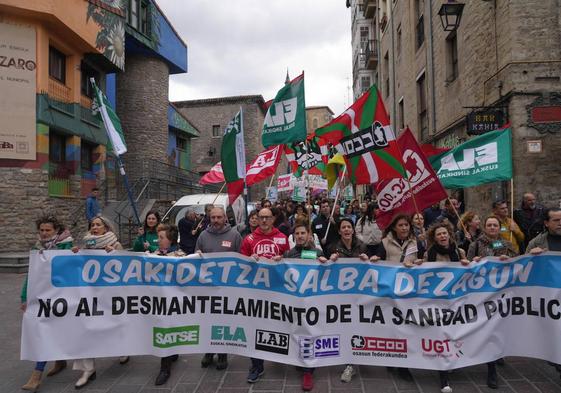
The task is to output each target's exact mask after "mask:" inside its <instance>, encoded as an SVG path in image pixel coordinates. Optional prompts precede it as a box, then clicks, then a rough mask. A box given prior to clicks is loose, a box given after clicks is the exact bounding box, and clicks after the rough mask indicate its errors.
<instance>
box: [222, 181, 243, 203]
mask: <svg viewBox="0 0 561 393" xmlns="http://www.w3.org/2000/svg"><path fill="white" fill-rule="evenodd" d="M226 188H227V189H228V200H229V201H230V205H232V204H233V203H234V201H235V200H236V199H237V198H238V197H239V196H240V195H241V194H242V192H243V179H240V180H236V181H233V182H231V183H226Z"/></svg>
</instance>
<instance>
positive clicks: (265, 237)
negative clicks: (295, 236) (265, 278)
mask: <svg viewBox="0 0 561 393" xmlns="http://www.w3.org/2000/svg"><path fill="white" fill-rule="evenodd" d="M257 219H258V220H259V226H258V227H257V228H256V229H255V231H253V233H250V234H249V235H247V236H246V237H245V238H244V239H243V241H242V246H241V249H240V253H241V254H243V255H246V256H248V257H252V258H254V259H255V260H256V261H259V260H260V259H266V260H272V261H275V262H278V261H280V260H281V259H282V256H283V254H284V253H285V252H287V251H288V250H289V249H290V248H289V246H288V238H287V237H286V235H285V234H284V233H282V232H281V231H279V230H278V229H277V228H275V227H274V226H273V222H274V221H273V220H274V217H273V213H272V211H271V209H269V208H266V207H264V208H262V209H261V210H259V213H258V214H257ZM264 363H265V361H264V360H263V359H255V358H251V368H250V369H249V374H248V376H247V382H249V383H255V382H257V381H259V378H261V376H262V375H263V374H264V373H265V367H264Z"/></svg>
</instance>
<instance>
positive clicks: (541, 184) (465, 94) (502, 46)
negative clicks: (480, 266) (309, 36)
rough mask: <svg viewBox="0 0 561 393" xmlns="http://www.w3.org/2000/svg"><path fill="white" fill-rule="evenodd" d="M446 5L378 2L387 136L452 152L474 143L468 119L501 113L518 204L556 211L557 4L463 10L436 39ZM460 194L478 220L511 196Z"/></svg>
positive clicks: (560, 112)
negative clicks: (533, 201)
mask: <svg viewBox="0 0 561 393" xmlns="http://www.w3.org/2000/svg"><path fill="white" fill-rule="evenodd" d="M364 3H370V2H367V1H365V2H364ZM443 3H445V2H444V1H436V0H412V1H404V0H397V1H396V0H377V1H376V10H375V15H374V17H373V22H372V24H371V27H372V28H375V29H376V34H375V36H376V37H378V40H379V45H378V50H379V53H378V63H377V68H376V73H377V74H378V86H379V88H380V90H381V92H382V97H383V99H384V101H385V103H386V107H387V109H388V112H389V114H390V117H391V121H392V124H393V126H394V128H395V129H396V130H400V129H403V128H404V127H405V126H409V127H410V128H411V129H412V130H413V131H414V132H416V133H417V136H418V139H419V140H420V141H422V142H423V143H432V144H434V145H436V146H440V147H453V146H456V145H458V144H459V143H461V142H463V141H465V140H466V139H467V138H470V137H471V135H468V131H467V121H466V116H467V115H468V114H470V113H472V112H474V111H484V112H483V113H496V112H500V114H501V115H504V118H505V121H506V120H509V121H510V123H511V125H512V131H513V161H514V200H515V204H516V205H518V204H519V201H520V200H521V197H522V194H523V193H524V192H527V191H535V192H536V193H537V195H538V199H539V200H541V201H542V202H544V203H546V204H550V205H552V204H555V205H557V204H558V203H559V199H560V196H561V191H560V189H559V186H558V185H557V184H556V182H552V181H551V179H558V178H559V176H560V174H561V167H560V166H559V165H558V163H557V162H556V160H555V159H554V157H557V156H559V154H560V153H561V138H559V132H561V31H560V29H559V25H560V23H561V15H560V14H559V3H558V1H555V0H544V1H534V2H528V1H526V2H519V1H516V2H513V1H507V0H494V1H464V2H463V3H465V7H464V9H463V14H462V18H461V22H460V25H459V27H458V28H457V29H456V30H455V31H444V29H443V26H442V24H441V20H440V17H439V15H438V12H439V10H440V8H441V6H442V4H443ZM351 5H352V4H351ZM363 7H364V5H363ZM459 193H460V194H463V197H464V199H465V202H466V205H467V207H468V208H474V209H477V210H479V211H481V212H485V211H487V210H488V209H490V204H491V202H492V201H493V200H494V199H497V198H502V197H508V196H509V195H510V187H509V186H508V183H506V182H505V183H502V184H501V183H494V184H490V185H486V186H479V187H473V188H467V189H464V190H461V191H459Z"/></svg>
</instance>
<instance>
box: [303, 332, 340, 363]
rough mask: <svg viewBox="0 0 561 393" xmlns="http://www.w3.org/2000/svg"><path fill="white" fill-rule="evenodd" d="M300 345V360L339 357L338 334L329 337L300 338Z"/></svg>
mask: <svg viewBox="0 0 561 393" xmlns="http://www.w3.org/2000/svg"><path fill="white" fill-rule="evenodd" d="M298 343H299V344H300V358H302V359H317V358H326V357H334V356H339V354H340V353H339V343H340V338H339V335H338V334H334V335H329V336H318V337H310V336H301V337H300V338H299V340H298Z"/></svg>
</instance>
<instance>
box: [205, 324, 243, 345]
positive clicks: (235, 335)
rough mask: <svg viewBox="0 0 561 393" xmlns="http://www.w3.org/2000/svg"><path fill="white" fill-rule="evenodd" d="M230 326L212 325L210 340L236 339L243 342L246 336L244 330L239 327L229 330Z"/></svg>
mask: <svg viewBox="0 0 561 393" xmlns="http://www.w3.org/2000/svg"><path fill="white" fill-rule="evenodd" d="M230 329H231V328H230V326H213V327H212V328H211V332H210V339H211V340H224V341H237V342H242V343H245V342H247V338H246V337H245V331H244V330H243V328H241V327H237V328H234V330H233V331H232V330H230Z"/></svg>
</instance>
